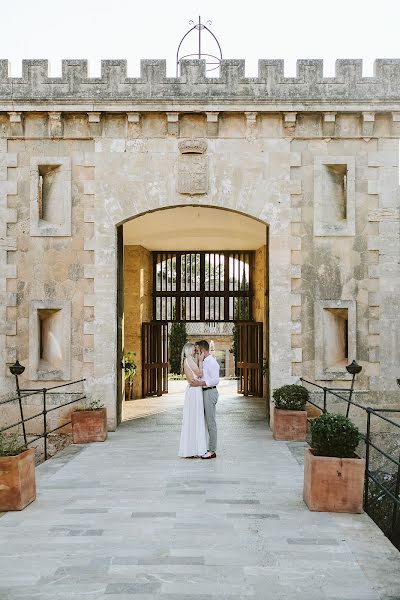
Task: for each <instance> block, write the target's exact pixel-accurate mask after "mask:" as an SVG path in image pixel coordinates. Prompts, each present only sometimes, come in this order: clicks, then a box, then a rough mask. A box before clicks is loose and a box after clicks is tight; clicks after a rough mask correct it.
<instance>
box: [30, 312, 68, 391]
mask: <svg viewBox="0 0 400 600" xmlns="http://www.w3.org/2000/svg"><path fill="white" fill-rule="evenodd" d="M29 354H30V378H31V379H32V380H33V381H36V380H46V381H52V380H55V381H66V380H69V379H70V377H71V303H70V302H69V301H68V300H61V301H58V302H57V301H41V300H33V301H32V302H31V306H30V314H29Z"/></svg>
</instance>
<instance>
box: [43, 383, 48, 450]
mask: <svg viewBox="0 0 400 600" xmlns="http://www.w3.org/2000/svg"><path fill="white" fill-rule="evenodd" d="M46 393H47V389H46V388H43V436H44V437H43V443H44V460H47V402H46Z"/></svg>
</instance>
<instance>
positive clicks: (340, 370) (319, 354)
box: [315, 300, 356, 380]
mask: <svg viewBox="0 0 400 600" xmlns="http://www.w3.org/2000/svg"><path fill="white" fill-rule="evenodd" d="M353 359H356V305H355V301H353V300H319V301H317V302H316V305H315V377H316V379H318V380H332V379H348V378H349V377H350V375H349V374H348V373H347V371H346V365H348V364H349V362H351V361H352V360H353Z"/></svg>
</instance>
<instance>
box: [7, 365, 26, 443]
mask: <svg viewBox="0 0 400 600" xmlns="http://www.w3.org/2000/svg"><path fill="white" fill-rule="evenodd" d="M24 371H25V367H24V366H23V365H21V364H20V363H19V361H18V360H16V361H15V363H14V364H13V365H11V367H10V373H11V375H14V377H15V384H16V387H17V395H18V403H19V412H20V415H21V424H22V432H23V435H24V442H25V444H26V443H27V439H26V430H25V422H24V413H23V410H22V398H21V389H20V387H19V380H18V376H19V375H22V373H23V372H24Z"/></svg>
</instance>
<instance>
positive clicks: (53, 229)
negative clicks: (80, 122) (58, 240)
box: [30, 157, 71, 236]
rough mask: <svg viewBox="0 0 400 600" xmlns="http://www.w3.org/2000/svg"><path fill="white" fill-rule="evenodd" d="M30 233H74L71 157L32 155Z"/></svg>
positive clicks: (65, 234)
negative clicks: (72, 228) (72, 223)
mask: <svg viewBox="0 0 400 600" xmlns="http://www.w3.org/2000/svg"><path fill="white" fill-rule="evenodd" d="M30 234H31V236H70V235H71V159H70V158H67V157H33V158H32V159H31V170H30Z"/></svg>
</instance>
